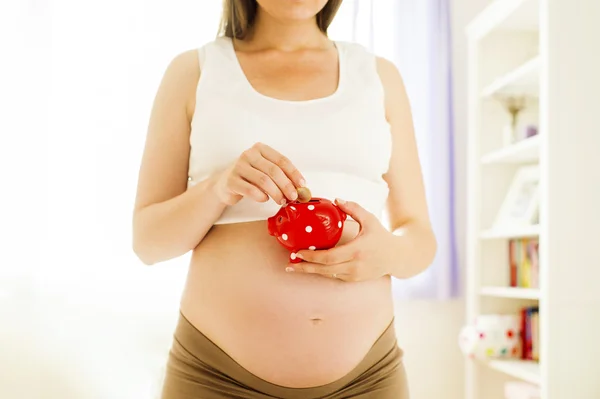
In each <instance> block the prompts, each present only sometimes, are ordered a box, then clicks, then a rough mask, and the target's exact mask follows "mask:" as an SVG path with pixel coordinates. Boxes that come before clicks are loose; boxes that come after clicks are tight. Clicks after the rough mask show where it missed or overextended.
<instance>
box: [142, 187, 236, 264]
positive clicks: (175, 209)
mask: <svg viewBox="0 0 600 399" xmlns="http://www.w3.org/2000/svg"><path fill="white" fill-rule="evenodd" d="M213 184H214V182H213V179H207V180H205V181H203V182H201V183H198V184H197V185H196V186H194V187H192V188H191V189H189V190H187V191H186V192H184V193H182V194H180V195H178V196H177V197H174V198H172V199H170V200H168V201H165V202H161V203H157V204H153V205H149V206H147V207H145V208H143V209H141V210H139V211H138V212H137V213H136V215H135V217H134V221H133V249H134V252H135V253H136V255H137V256H138V257H139V258H140V260H142V262H144V263H145V264H147V265H152V264H155V263H159V262H162V261H166V260H169V259H173V258H176V257H178V256H181V255H183V254H185V253H187V252H189V251H190V250H192V249H194V248H195V247H196V246H197V245H198V244H199V243H200V242H201V241H202V239H203V238H204V236H205V235H206V233H208V231H209V230H210V228H211V227H212V226H213V224H214V223H215V221H216V220H217V219H218V218H219V216H220V215H221V214H222V213H223V211H224V210H225V208H226V205H225V204H223V203H222V202H221V201H220V200H219V198H218V197H217V195H216V194H215V193H214V191H213V188H212V187H213Z"/></svg>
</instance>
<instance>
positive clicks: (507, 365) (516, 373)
mask: <svg viewBox="0 0 600 399" xmlns="http://www.w3.org/2000/svg"><path fill="white" fill-rule="evenodd" d="M487 365H488V366H489V367H490V368H491V369H494V370H496V371H499V372H501V373H504V374H506V375H509V376H511V377H514V378H519V379H521V380H523V381H527V382H530V383H532V384H536V385H539V384H540V365H539V363H537V362H533V361H527V360H493V361H490V362H488V363H487Z"/></svg>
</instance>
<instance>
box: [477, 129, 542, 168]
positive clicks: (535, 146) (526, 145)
mask: <svg viewBox="0 0 600 399" xmlns="http://www.w3.org/2000/svg"><path fill="white" fill-rule="evenodd" d="M541 142H542V140H541V137H540V135H539V134H537V135H535V136H533V137H529V138H527V139H524V140H521V141H519V142H518V143H515V144H512V145H510V146H507V147H504V148H502V149H499V150H496V151H494V152H491V153H489V154H487V155H484V156H483V157H482V158H481V163H482V164H484V165H490V164H498V163H526V162H537V161H538V160H539V159H540V145H541Z"/></svg>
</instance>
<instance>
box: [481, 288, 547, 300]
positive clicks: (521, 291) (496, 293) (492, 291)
mask: <svg viewBox="0 0 600 399" xmlns="http://www.w3.org/2000/svg"><path fill="white" fill-rule="evenodd" d="M480 294H481V295H483V296H491V297H496V298H514V299H534V300H539V299H540V290H539V289H537V288H517V287H483V288H481V291H480Z"/></svg>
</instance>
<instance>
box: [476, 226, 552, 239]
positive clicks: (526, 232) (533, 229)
mask: <svg viewBox="0 0 600 399" xmlns="http://www.w3.org/2000/svg"><path fill="white" fill-rule="evenodd" d="M540 230H541V228H540V225H537V224H536V225H533V226H523V227H515V228H511V229H490V230H486V231H483V232H482V233H481V235H480V237H481V239H482V240H497V239H511V238H526V237H538V236H539V235H540Z"/></svg>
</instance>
